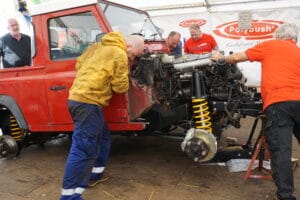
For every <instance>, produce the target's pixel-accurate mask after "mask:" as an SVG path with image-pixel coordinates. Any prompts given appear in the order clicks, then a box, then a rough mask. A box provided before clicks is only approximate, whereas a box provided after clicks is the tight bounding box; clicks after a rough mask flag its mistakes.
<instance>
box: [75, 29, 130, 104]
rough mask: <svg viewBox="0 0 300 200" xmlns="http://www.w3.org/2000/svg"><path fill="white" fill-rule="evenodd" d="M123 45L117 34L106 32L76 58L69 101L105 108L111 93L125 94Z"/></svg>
mask: <svg viewBox="0 0 300 200" xmlns="http://www.w3.org/2000/svg"><path fill="white" fill-rule="evenodd" d="M126 49H127V47H126V42H125V40H124V38H123V37H122V35H121V34H120V33H118V32H111V33H107V34H106V35H105V36H103V38H102V40H101V42H99V43H95V44H93V45H92V46H91V47H89V48H88V49H87V50H86V51H85V52H84V53H83V54H82V55H81V56H80V57H79V58H78V59H77V63H76V70H77V74H76V77H75V79H74V81H73V85H72V87H71V89H70V91H69V99H70V100H74V101H78V102H82V103H88V104H97V105H99V106H100V107H102V108H103V107H105V106H107V105H108V101H109V99H110V98H111V97H112V92H113V91H114V92H116V93H124V92H126V91H127V90H128V87H129V78H128V58H127V54H126Z"/></svg>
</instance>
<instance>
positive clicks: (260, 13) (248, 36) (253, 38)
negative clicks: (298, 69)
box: [152, 7, 300, 86]
mask: <svg viewBox="0 0 300 200" xmlns="http://www.w3.org/2000/svg"><path fill="white" fill-rule="evenodd" d="M243 12H244V13H243ZM243 14H244V16H248V17H250V21H249V25H250V26H249V27H248V29H240V28H239V27H240V25H241V24H239V23H240V22H241V21H242V20H241V16H243ZM245 14H246V15H245ZM239 19H240V20H239ZM152 20H153V22H154V23H155V24H156V25H157V26H158V27H160V28H162V29H163V30H164V34H163V37H167V35H168V33H169V32H170V31H178V32H180V33H181V36H182V42H183V43H184V41H185V40H186V39H187V38H189V37H190V33H189V29H188V27H189V24H191V23H198V24H199V25H201V31H202V32H204V33H208V34H211V35H213V36H214V38H215V39H216V41H217V43H218V46H219V49H220V50H223V51H224V52H225V55H228V54H229V52H238V51H245V50H246V49H248V48H250V47H252V46H254V45H256V44H257V43H259V42H262V41H265V40H269V39H272V37H273V33H274V31H275V30H276V29H277V28H278V26H280V25H281V24H284V23H295V24H297V25H298V26H299V27H300V7H295V8H283V9H268V10H267V9H264V10H257V9H253V10H251V11H231V12H229V11H226V12H213V13H209V12H201V13H192V14H191V13H189V14H181V15H167V16H159V17H158V16H153V17H152ZM244 21H247V19H246V20H245V19H244ZM299 39H300V38H299ZM299 44H300V43H299V41H298V46H299ZM238 66H239V68H240V69H241V70H242V72H243V74H244V76H245V77H246V78H247V85H251V86H259V85H260V77H261V66H260V63H257V62H253V63H250V62H243V63H239V64H238Z"/></svg>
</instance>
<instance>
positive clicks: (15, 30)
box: [7, 18, 21, 39]
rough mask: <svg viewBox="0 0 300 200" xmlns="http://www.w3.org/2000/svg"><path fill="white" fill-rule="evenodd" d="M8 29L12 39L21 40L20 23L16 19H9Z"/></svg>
mask: <svg viewBox="0 0 300 200" xmlns="http://www.w3.org/2000/svg"><path fill="white" fill-rule="evenodd" d="M7 29H8V30H9V33H10V34H11V36H12V37H14V38H16V39H18V38H21V33H20V28H19V22H18V21H17V20H16V19H15V18H9V19H8V20H7Z"/></svg>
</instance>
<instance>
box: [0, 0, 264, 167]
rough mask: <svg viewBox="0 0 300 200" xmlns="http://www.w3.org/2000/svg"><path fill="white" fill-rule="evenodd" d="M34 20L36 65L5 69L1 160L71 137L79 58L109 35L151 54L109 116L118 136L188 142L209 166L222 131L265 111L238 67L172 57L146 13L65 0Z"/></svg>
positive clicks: (1, 74)
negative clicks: (140, 41) (129, 38)
mask: <svg viewBox="0 0 300 200" xmlns="http://www.w3.org/2000/svg"><path fill="white" fill-rule="evenodd" d="M31 14H32V16H31V17H32V24H31V27H32V34H31V39H32V52H33V55H32V65H31V66H24V67H16V68H8V69H0V128H1V131H2V136H0V157H7V156H8V155H10V154H13V155H15V154H16V153H18V152H19V151H20V149H21V148H22V147H23V146H27V145H29V144H34V143H43V142H46V141H48V140H50V139H53V138H57V137H61V136H64V135H67V134H71V133H72V130H73V123H72V119H71V117H70V115H69V112H68V109H67V97H68V90H69V88H70V86H71V84H72V81H73V78H74V76H75V73H76V71H75V68H74V66H75V63H76V58H77V57H78V56H80V55H81V54H82V52H83V51H84V50H85V49H86V48H88V46H89V45H91V44H92V43H94V42H96V38H97V36H99V35H101V34H103V33H107V32H110V31H120V32H122V33H123V34H124V35H128V34H140V35H142V36H144V38H145V42H146V48H145V55H143V56H142V57H140V58H139V59H138V60H137V61H136V63H135V64H134V65H133V66H131V67H130V68H131V73H130V76H131V78H130V81H131V86H130V89H129V91H128V92H127V93H125V94H115V95H114V96H113V98H112V99H111V101H110V105H109V106H108V107H107V108H106V109H105V119H106V120H107V122H108V125H109V128H110V130H111V131H112V133H128V134H150V133H151V134H153V133H155V134H167V135H169V136H176V137H181V138H182V140H184V141H183V143H182V149H183V150H184V151H186V152H187V153H188V155H189V156H190V157H192V158H193V159H194V160H195V161H200V162H202V161H208V160H210V159H212V158H213V157H214V156H215V154H216V152H217V150H218V145H217V141H218V139H219V138H220V136H221V133H222V130H223V128H226V127H227V126H229V125H233V126H235V127H239V121H240V118H241V117H244V116H246V115H250V116H257V115H258V114H259V112H260V109H261V101H260V98H259V97H258V96H257V95H256V94H257V93H256V91H255V90H253V89H252V88H250V89H249V88H247V87H246V86H245V84H244V82H243V81H244V78H243V76H242V74H241V72H240V71H239V70H238V68H237V67H236V66H234V65H228V64H226V63H222V62H220V63H212V62H211V61H210V60H209V55H201V56H198V55H197V56H196V55H185V56H183V57H181V58H178V59H174V58H173V57H171V56H168V55H166V54H165V53H164V52H166V46H165V42H164V40H163V39H162V37H161V35H160V33H159V30H158V27H156V26H155V25H154V24H153V23H152V21H151V19H150V18H149V16H148V14H147V13H146V12H143V11H141V10H137V9H133V8H129V7H127V6H122V5H118V4H115V3H111V2H108V1H103V0H98V1H97V0H85V1H74V0H73V1H68V0H65V1H60V2H58V1H55V4H53V3H51V1H49V3H48V4H43V5H41V6H40V7H38V6H37V7H36V8H35V9H34V10H31ZM175 128H178V129H179V130H181V131H179V132H176V134H175V133H174V131H173V130H174V129H175ZM184 138H185V139H184Z"/></svg>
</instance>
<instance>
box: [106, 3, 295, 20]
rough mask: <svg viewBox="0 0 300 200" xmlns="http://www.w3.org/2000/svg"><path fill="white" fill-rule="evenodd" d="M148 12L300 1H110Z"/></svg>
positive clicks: (241, 7) (278, 5)
mask: <svg viewBox="0 0 300 200" xmlns="http://www.w3.org/2000/svg"><path fill="white" fill-rule="evenodd" d="M109 1H112V2H116V3H119V4H123V5H127V6H130V7H135V8H139V9H142V10H146V11H148V13H149V14H150V15H152V16H160V15H168V14H181V13H194V12H207V11H209V12H218V11H234V10H239V11H241V10H251V9H252V10H253V9H269V8H284V7H299V6H300V1H299V0H163V1H162V0H151V1H148V0H109Z"/></svg>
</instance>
